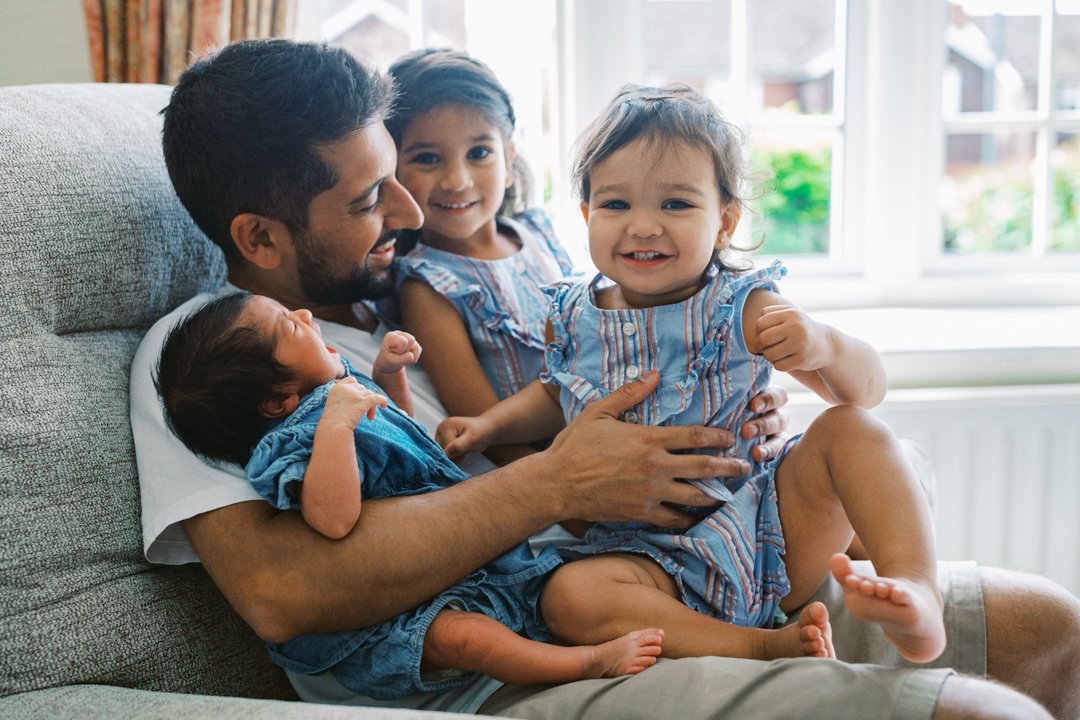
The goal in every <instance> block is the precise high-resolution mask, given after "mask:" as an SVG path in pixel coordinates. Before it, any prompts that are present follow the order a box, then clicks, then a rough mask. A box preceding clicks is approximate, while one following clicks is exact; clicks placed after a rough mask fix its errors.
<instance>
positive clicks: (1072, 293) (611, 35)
mask: <svg viewBox="0 0 1080 720" xmlns="http://www.w3.org/2000/svg"><path fill="white" fill-rule="evenodd" d="M749 1H750V0H732V2H733V4H734V22H735V23H736V24H737V23H739V22H741V21H744V18H745V11H744V9H745V3H746V2H749ZM1032 2H1038V3H1039V4H1040V7H1043V8H1046V7H1052V2H1053V0H1032ZM559 3H560V18H561V19H560V31H561V44H562V53H563V57H562V62H563V65H564V66H565V68H567V70H564V71H563V73H562V74H561V76H560V81H561V82H560V85H561V94H562V97H563V99H562V101H561V106H562V107H563V109H564V113H563V124H564V125H565V127H566V128H567V130H565V131H564V132H563V134H562V137H563V141H562V145H563V151H562V155H563V157H564V158H569V157H570V144H571V143H572V141H573V139H574V138H575V137H576V135H577V132H579V131H580V129H581V128H583V127H584V126H585V125H586V124H587V122H588V121H589V120H590V119H591V118H592V117H594V116H595V114H596V113H597V112H598V111H599V109H600V108H601V107H602V105H603V103H604V102H605V101H606V100H607V99H608V98H610V97H611V96H612V94H613V93H614V91H615V89H616V88H617V86H618V84H619V80H617V79H614V78H613V75H614V73H613V72H605V70H606V69H609V68H612V67H613V64H612V62H611V59H612V58H617V59H618V68H619V70H618V74H619V75H620V76H621V77H625V76H628V75H629V76H633V75H635V74H636V76H638V77H642V78H643V79H644V68H643V67H642V58H641V55H640V54H639V53H635V52H634V51H633V49H634V48H640V47H642V46H643V43H642V42H641V38H642V37H643V35H642V33H644V32H646V29H645V28H643V27H642V19H643V18H642V15H643V13H641V12H636V11H635V7H638V8H640V5H637V4H636V3H629V2H625V1H622V0H559ZM838 3H840V4H842V5H845V6H846V10H847V12H846V13H844V12H839V11H838V12H837V26H838V33H843V36H842V38H841V39H846V47H845V48H844V50H845V57H846V58H847V62H846V70H847V72H842V71H840V69H838V71H837V78H838V87H837V92H836V94H835V98H836V102H837V108H836V114H835V118H836V121H837V127H838V132H842V133H843V142H841V143H838V144H837V145H836V146H835V148H834V158H835V161H834V177H833V181H834V187H843V188H844V192H843V193H842V197H838V198H836V199H834V201H833V204H834V208H833V215H832V221H831V223H830V227H831V228H832V242H831V243H830V245H831V247H830V253H829V257H828V259H824V258H817V259H810V258H800V257H789V258H785V261H786V262H787V264H788V266H789V267H790V268H791V270H792V272H791V274H790V275H789V276H788V280H787V281H785V293H786V294H788V295H789V296H791V297H792V298H793V299H795V300H796V301H797V302H799V303H800V304H802V305H804V306H805V307H808V308H840V307H876V306H898V305H908V306H935V305H950V306H1003V305H1065V304H1070V305H1076V304H1080V253H1059V254H1055V255H1054V256H1053V257H1052V259H1051V260H1049V261H1047V260H1043V259H1042V258H1038V257H1024V256H1023V255H1020V256H1017V255H1014V254H1010V255H1008V256H981V257H971V256H966V255H949V256H946V255H943V254H942V253H941V250H940V247H941V237H942V230H941V220H940V201H939V193H940V187H941V178H942V175H943V169H944V141H945V132H946V129H958V128H960V127H964V128H976V127H980V125H978V123H985V122H987V121H988V120H990V119H993V120H995V122H999V123H1016V124H1017V125H1018V126H1023V127H1031V128H1034V129H1036V130H1037V131H1038V133H1039V137H1040V141H1039V149H1038V152H1040V153H1044V154H1045V153H1047V152H1049V149H1050V144H1049V143H1050V142H1052V141H1053V139H1054V138H1055V137H1056V133H1057V132H1060V131H1074V130H1076V131H1080V113H1074V112H1068V113H1065V112H1061V111H1057V110H1056V109H1055V107H1054V105H1055V103H1053V102H1052V92H1051V91H1050V90H1047V88H1048V89H1052V88H1053V87H1054V83H1053V82H1052V81H1053V63H1052V53H1051V48H1052V34H1051V33H1052V27H1053V23H1052V19H1053V18H1052V13H1046V12H1044V20H1043V23H1044V24H1043V35H1042V37H1043V38H1046V39H1047V40H1046V41H1045V42H1044V43H1043V48H1042V50H1043V53H1042V55H1043V57H1042V61H1041V62H1042V63H1043V68H1042V70H1041V72H1043V73H1044V74H1045V76H1044V77H1043V78H1042V82H1043V83H1044V85H1043V88H1044V91H1043V92H1041V93H1040V96H1039V97H1040V100H1039V107H1038V109H1037V110H1036V111H1034V112H1033V113H1030V114H1025V116H1023V117H1016V118H1008V117H1004V116H1001V115H995V116H994V118H990V117H987V116H986V114H980V116H972V115H971V114H965V115H964V116H962V117H960V118H955V119H954V118H950V119H949V120H948V124H946V120H945V118H944V117H943V113H942V101H941V98H942V85H941V83H942V75H943V71H944V66H945V58H946V52H945V45H944V42H943V38H944V31H945V25H946V21H947V15H946V5H945V2H944V0H921V1H920V2H912V3H908V2H897V1H895V0H893V1H883V2H865V1H864V0H838ZM740 8H742V9H743V10H740ZM1047 15H1050V16H1051V17H1050V19H1049V20H1048V19H1047ZM740 18H742V19H743V20H740ZM736 26H737V25H736ZM743 27H745V25H743ZM739 37H740V34H739V33H736V34H735V38H736V42H738V38H739ZM742 37H745V35H744V34H743V35H742ZM635 71H636V73H635ZM1046 83H1049V84H1046ZM725 110H727V111H728V112H730V110H729V109H725ZM740 110H741V109H736V114H737V113H738V112H739V111H740ZM751 120H752V121H753V120H754V119H751ZM808 122H812V120H811V121H808ZM996 127H1000V124H998V125H996ZM1042 157H1045V156H1044V155H1040V158H1042ZM1041 167H1042V168H1044V169H1045V172H1044V173H1043V177H1041V178H1039V179H1038V180H1037V182H1036V193H1037V195H1036V202H1040V201H1041V199H1042V198H1045V194H1046V192H1048V190H1047V188H1048V187H1049V163H1043V164H1042V165H1041ZM563 175H565V173H563ZM1038 193H1042V195H1039V194H1038ZM576 204H577V203H576V200H573V199H568V200H567V206H568V207H571V206H572V207H573V208H574V212H576ZM1037 207H1041V208H1042V209H1043V210H1045V212H1044V213H1043V214H1042V215H1041V216H1040V217H1041V220H1040V222H1041V223H1043V226H1042V227H1039V228H1037V229H1036V230H1037V232H1040V233H1043V234H1042V235H1041V236H1040V237H1045V231H1046V224H1047V223H1048V222H1049V203H1045V202H1043V203H1042V205H1041V206H1037ZM579 232H580V231H579Z"/></svg>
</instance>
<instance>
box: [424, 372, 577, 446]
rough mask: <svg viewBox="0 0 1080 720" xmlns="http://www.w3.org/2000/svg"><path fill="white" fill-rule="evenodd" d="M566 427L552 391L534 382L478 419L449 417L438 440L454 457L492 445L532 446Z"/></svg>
mask: <svg viewBox="0 0 1080 720" xmlns="http://www.w3.org/2000/svg"><path fill="white" fill-rule="evenodd" d="M564 427H566V421H565V419H564V418H563V412H562V407H561V406H560V405H559V401H558V400H557V399H555V397H554V395H553V391H552V390H551V389H549V388H548V387H547V386H545V385H544V384H543V383H542V382H540V381H539V380H533V381H532V382H531V383H529V384H528V385H526V386H525V387H523V388H522V389H521V390H520V391H519V392H517V393H514V394H513V395H511V396H510V397H508V398H506V399H505V400H503V401H501V402H498V403H496V404H495V405H493V406H492V407H490V408H489V409H488V410H487V411H485V412H484V413H483V414H482V415H480V416H478V417H449V418H447V419H445V420H443V421H442V422H441V423H439V428H438V430H436V431H435V440H436V441H438V443H439V444H440V445H442V447H443V449H444V450H445V451H446V454H447V455H449V456H451V457H455V456H457V455H463V454H465V453H467V452H469V451H470V450H477V451H483V450H484V449H486V448H487V447H489V446H491V445H509V444H518V443H530V442H535V441H537V440H543V439H545V438H549V437H551V436H552V435H555V434H556V433H558V432H559V431H560V430H562V429H563V428H564Z"/></svg>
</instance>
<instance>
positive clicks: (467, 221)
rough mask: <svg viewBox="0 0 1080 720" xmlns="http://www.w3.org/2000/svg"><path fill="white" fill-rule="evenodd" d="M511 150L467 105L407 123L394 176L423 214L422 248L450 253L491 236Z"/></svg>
mask: <svg viewBox="0 0 1080 720" xmlns="http://www.w3.org/2000/svg"><path fill="white" fill-rule="evenodd" d="M512 162H513V147H512V146H509V145H508V143H507V142H506V141H505V139H504V138H503V136H502V133H501V132H500V131H499V129H498V128H497V127H495V126H494V125H492V124H491V123H490V122H489V121H488V120H487V119H486V118H485V117H484V115H483V114H481V113H480V112H479V111H477V110H476V109H475V108H473V107H471V106H469V105H440V106H438V107H436V108H434V109H432V110H430V111H428V112H426V113H424V114H423V115H420V116H418V117H416V118H415V119H413V121H412V122H410V123H409V126H408V127H407V128H406V129H405V132H404V134H403V135H402V138H401V148H400V149H399V152H398V165H397V176H398V179H399V180H400V181H401V183H402V184H403V185H404V186H405V187H406V188H407V189H408V191H409V192H410V193H411V194H412V196H413V198H415V199H416V202H417V203H419V205H420V209H421V210H423V212H424V227H423V230H422V235H423V239H424V242H425V243H426V244H428V245H432V246H434V247H439V248H441V249H444V250H448V251H451V252H453V251H454V250H455V248H460V247H461V244H462V243H465V242H467V241H469V240H472V239H475V238H477V237H482V235H481V234H483V233H494V232H495V214H496V213H497V212H498V210H499V206H500V205H502V201H503V195H504V194H505V193H506V189H507V188H509V187H510V185H512V184H513V175H512V174H511V173H510V167H511V163H512Z"/></svg>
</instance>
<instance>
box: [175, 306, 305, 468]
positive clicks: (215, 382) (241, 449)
mask: <svg viewBox="0 0 1080 720" xmlns="http://www.w3.org/2000/svg"><path fill="white" fill-rule="evenodd" d="M249 297H250V295H249V293H246V292H238V293H231V294H229V295H224V296H222V297H220V298H217V299H215V300H213V301H211V302H209V303H207V304H206V305H204V306H202V307H201V308H199V309H198V310H196V311H195V312H193V313H192V314H190V315H188V316H186V317H185V318H183V319H182V320H181V321H180V322H179V323H177V324H176V326H174V327H173V329H172V330H171V331H170V332H169V334H168V336H167V337H166V339H165V344H164V346H163V347H162V351H161V357H160V359H159V360H158V366H157V372H156V373H155V374H154V385H155V386H156V387H157V391H158V395H159V396H160V397H161V400H162V403H163V404H164V406H165V420H166V422H167V423H168V425H169V429H171V430H172V431H173V433H174V434H175V435H176V436H177V437H178V438H180V440H181V441H182V442H183V443H184V445H186V446H187V448H188V449H189V450H191V451H192V452H193V453H195V454H197V455H201V456H203V457H205V458H208V459H210V460H226V461H228V462H234V463H237V464H239V465H244V464H246V463H247V461H248V460H249V459H250V458H251V453H252V451H253V450H254V449H255V445H256V444H258V442H259V440H260V438H262V436H263V434H264V433H265V431H266V428H267V420H266V418H265V417H263V415H262V413H260V412H259V403H260V402H261V401H263V400H265V399H267V398H269V397H273V396H274V395H276V394H280V393H279V391H278V390H277V388H280V387H281V386H282V385H284V384H285V383H287V382H288V381H289V379H290V373H289V371H288V369H287V368H286V367H285V366H283V365H281V364H280V363H278V362H277V361H275V360H274V345H273V342H272V341H271V339H270V338H268V337H264V336H263V335H262V334H261V333H260V332H259V331H258V330H257V329H256V328H254V327H248V326H245V325H243V324H242V323H241V321H240V314H241V313H242V312H243V310H244V305H245V304H246V303H247V301H248V298H249Z"/></svg>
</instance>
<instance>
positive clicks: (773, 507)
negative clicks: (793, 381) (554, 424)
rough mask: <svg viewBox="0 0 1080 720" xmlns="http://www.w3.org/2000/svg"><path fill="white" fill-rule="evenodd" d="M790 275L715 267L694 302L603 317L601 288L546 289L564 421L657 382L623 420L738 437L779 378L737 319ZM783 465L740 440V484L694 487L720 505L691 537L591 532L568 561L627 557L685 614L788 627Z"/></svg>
mask: <svg viewBox="0 0 1080 720" xmlns="http://www.w3.org/2000/svg"><path fill="white" fill-rule="evenodd" d="M784 273H785V270H784V268H783V267H782V266H781V265H780V263H779V261H778V262H776V263H774V264H773V265H772V266H770V267H767V268H764V269H761V270H758V271H756V272H752V273H748V274H744V275H737V274H732V273H727V272H721V271H719V270H717V269H716V268H715V267H714V268H712V270H711V272H710V274H711V277H710V278H709V280H708V283H707V284H706V285H705V287H704V288H702V289H701V290H700V291H699V292H697V293H696V294H695V295H694V296H693V297H691V298H689V299H687V300H685V301H683V302H681V303H676V304H672V305H662V306H659V307H651V308H641V309H629V310H602V309H600V308H598V307H597V305H596V302H595V293H596V290H597V289H598V287H600V283H602V282H607V281H606V279H605V278H603V277H602V276H597V278H596V279H594V280H593V281H592V282H591V283H584V282H578V283H574V282H562V283H558V284H557V285H555V286H553V287H551V288H549V290H548V293H549V295H550V296H551V298H552V306H551V321H552V324H553V326H554V331H555V337H554V341H553V342H552V343H551V344H550V345H549V346H548V348H547V353H546V362H547V371H546V372H545V374H544V378H543V379H544V381H545V382H553V383H556V384H557V385H558V386H559V387H560V389H561V401H562V405H563V411H564V413H565V414H566V419H567V421H568V422H569V421H570V420H572V419H573V418H574V417H576V416H577V415H578V414H579V413H580V412H581V410H582V409H583V408H584V407H585V406H586V405H588V404H589V403H591V402H594V401H595V400H598V399H600V398H602V397H605V396H606V395H608V394H609V393H610V392H612V391H613V390H615V389H616V388H618V387H620V386H621V385H623V384H625V383H626V382H628V381H630V380H634V379H636V378H637V377H638V376H639V375H641V374H642V373H644V372H646V371H648V370H659V371H660V385H659V387H658V389H657V391H656V392H655V393H654V394H653V395H651V396H650V397H649V398H648V399H646V400H645V401H644V402H643V403H641V404H640V405H637V406H635V407H633V408H631V409H630V410H629V411H627V412H626V413H625V415H624V416H623V419H624V420H626V421H628V422H634V423H644V424H647V425H707V426H711V427H722V428H727V429H730V430H732V431H734V432H735V433H736V437H737V438H738V429H739V427H740V426H741V425H742V423H743V422H745V421H746V420H748V419H750V417H751V413H750V410H749V403H750V398H752V397H753V396H754V395H756V394H757V393H759V392H761V391H762V390H764V389H765V388H766V387H768V385H769V378H770V376H771V373H772V367H771V365H770V364H769V363H768V361H766V360H765V359H764V358H763V357H761V356H759V355H754V354H752V353H751V352H750V351H749V350H748V349H747V347H746V344H745V341H744V339H743V331H742V310H743V305H744V303H745V301H746V298H747V296H748V295H749V294H750V291H751V290H753V289H755V288H767V289H770V290H775V287H776V286H775V283H776V281H777V280H779V279H780V278H781V277H782V276H783V275H784ZM793 442H794V440H793V441H792V442H791V443H789V444H788V446H787V447H785V448H784V452H783V453H781V455H780V457H778V458H775V459H773V460H770V461H768V462H765V463H759V462H755V461H754V460H753V458H752V457H751V456H750V449H751V447H752V446H753V444H754V443H755V441H753V440H744V439H742V438H738V440H737V444H736V446H735V447H734V448H732V449H731V450H730V451H727V453H725V454H728V455H732V456H737V457H742V458H745V459H746V460H748V461H750V463H751V472H750V474H749V475H746V476H744V477H740V478H710V479H706V480H694V481H691V482H693V484H694V485H696V486H698V487H699V488H701V489H702V490H703V491H704V492H706V493H708V494H709V495H710V496H712V497H714V498H716V499H718V500H721V501H723V502H724V504H723V505H722V506H721V507H720V508H719V509H716V510H713V511H704V512H702V513H701V514H702V515H703V517H702V520H701V522H699V523H698V524H697V525H695V526H694V527H692V528H690V529H689V530H687V531H673V530H669V529H664V528H658V527H653V526H647V525H643V524H641V523H603V524H597V525H594V526H593V527H592V528H591V529H590V530H589V532H588V533H587V534H586V536H585V537H584V538H583V540H582V544H580V545H577V546H574V547H572V548H569V549H568V550H567V551H566V552H567V553H568V554H569V555H570V556H571V557H581V556H585V555H592V554H597V553H610V552H629V553H636V554H641V555H646V556H648V557H650V558H652V559H653V560H655V561H656V562H657V563H659V564H660V565H661V567H663V568H664V570H665V571H666V572H667V573H668V574H669V575H671V577H672V578H674V580H675V582H676V584H677V586H678V588H679V592H680V593H681V595H682V600H683V602H684V603H686V605H688V606H689V607H691V608H693V609H695V610H697V611H699V612H701V613H704V614H706V615H710V616H712V617H716V618H719V619H721V620H724V621H727V622H731V623H735V624H738V625H743V626H748V627H769V626H771V625H772V624H773V623H774V621H775V620H776V619H777V618H778V617H781V616H780V615H778V613H779V603H780V600H781V598H783V597H784V596H785V595H786V594H787V593H788V591H789V589H790V585H789V583H788V578H787V573H786V571H785V568H784V561H783V554H784V536H783V532H782V530H781V527H780V517H779V512H778V508H777V500H776V489H775V486H774V474H775V471H776V468H777V466H778V465H779V463H780V459H781V458H782V457H783V455H784V453H786V452H787V450H788V449H789V448H790V447H791V445H792V444H793Z"/></svg>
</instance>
